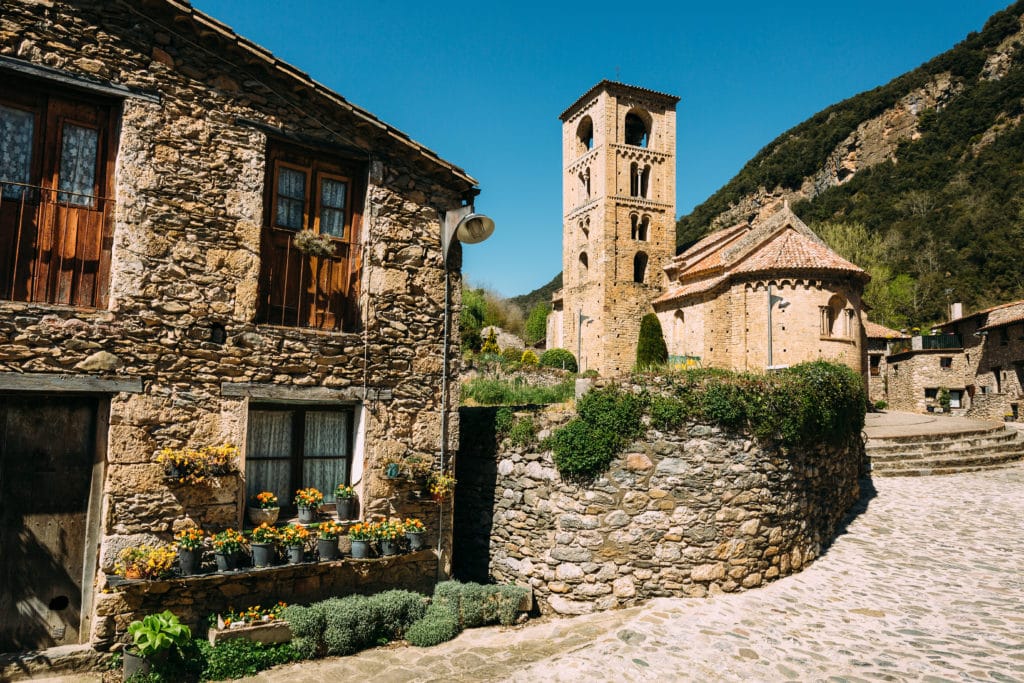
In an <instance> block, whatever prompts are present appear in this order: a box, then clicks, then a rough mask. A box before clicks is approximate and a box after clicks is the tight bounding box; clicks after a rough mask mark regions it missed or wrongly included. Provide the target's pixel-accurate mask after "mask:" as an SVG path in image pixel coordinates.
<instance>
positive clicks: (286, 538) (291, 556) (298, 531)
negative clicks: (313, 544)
mask: <svg viewBox="0 0 1024 683" xmlns="http://www.w3.org/2000/svg"><path fill="white" fill-rule="evenodd" d="M280 541H281V545H283V546H284V547H285V550H286V551H287V553H288V564H299V563H300V562H302V560H303V559H305V557H304V555H305V546H306V543H307V542H308V541H309V529H307V528H306V527H304V526H302V525H301V524H289V525H288V526H286V527H285V528H283V529H281V535H280Z"/></svg>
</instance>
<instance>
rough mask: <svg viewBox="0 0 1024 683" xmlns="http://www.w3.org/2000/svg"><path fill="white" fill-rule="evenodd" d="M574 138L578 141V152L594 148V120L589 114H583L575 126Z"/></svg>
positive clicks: (581, 152)
mask: <svg viewBox="0 0 1024 683" xmlns="http://www.w3.org/2000/svg"><path fill="white" fill-rule="evenodd" d="M576 139H577V140H578V141H579V149H578V152H579V153H580V154H584V153H586V152H587V150H591V149H593V148H594V122H593V121H592V120H591V118H590V117H589V116H584V117H583V119H582V120H581V121H580V125H578V126H576Z"/></svg>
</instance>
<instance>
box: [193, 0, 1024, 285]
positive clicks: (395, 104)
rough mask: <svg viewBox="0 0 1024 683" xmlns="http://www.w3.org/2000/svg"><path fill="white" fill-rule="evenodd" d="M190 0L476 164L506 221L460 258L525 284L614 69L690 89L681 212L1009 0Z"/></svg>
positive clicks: (672, 88) (542, 278) (554, 238)
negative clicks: (586, 124) (787, 134)
mask: <svg viewBox="0 0 1024 683" xmlns="http://www.w3.org/2000/svg"><path fill="white" fill-rule="evenodd" d="M193 4H194V5H195V6H196V7H198V8H199V9H201V10H202V11H204V12H207V13H208V14H211V15H213V16H214V17H216V18H217V19H220V20H221V21H223V22H225V23H227V24H229V25H230V26H232V27H233V28H234V29H235V30H236V31H237V32H238V33H240V34H242V35H244V36H245V37H247V38H249V39H251V40H254V41H255V42H257V43H259V44H261V45H263V46H264V47H266V48H268V49H270V50H271V51H273V52H274V53H275V54H276V55H277V56H278V57H280V58H282V59H284V60H286V61H288V62H291V63H292V64H294V65H296V66H297V67H299V68H300V69H302V70H303V71H306V72H308V73H309V74H311V75H312V76H313V77H314V78H315V79H317V80H319V81H320V82H322V83H324V84H326V85H327V86H329V87H331V88H333V89H334V90H336V91H338V92H339V93H341V94H342V95H343V96H344V97H345V98H347V99H348V100H349V101H351V102H353V103H355V104H358V105H359V106H361V107H363V108H365V109H368V110H369V111H371V112H373V113H374V114H375V115H377V116H378V117H380V118H381V119H383V120H384V121H387V122H388V123H389V124H391V125H393V126H395V127H397V128H399V129H401V130H403V131H405V132H406V133H408V134H409V135H410V136H412V138H413V139H415V140H417V141H419V142H421V143H422V144H425V145H426V146H428V147H430V148H431V149H433V150H435V151H436V152H438V153H439V154H440V155H441V156H442V157H443V158H445V159H447V160H449V161H451V162H452V163H455V164H457V165H459V166H462V167H463V168H465V169H466V171H468V172H469V173H470V174H471V175H473V176H474V177H476V178H477V179H479V181H480V187H481V190H482V193H481V195H480V197H479V198H478V200H477V204H476V206H477V210H479V211H481V212H484V213H487V214H489V215H490V216H491V217H493V218H494V220H495V222H496V223H497V231H496V232H495V235H494V236H493V237H491V239H490V240H488V241H487V242H485V243H483V244H478V245H473V246H468V247H466V249H465V251H464V254H465V258H464V268H463V271H464V273H465V274H466V275H467V276H468V278H469V279H470V280H471V281H472V282H473V283H475V284H478V285H482V286H487V287H490V288H492V289H494V290H496V291H498V292H500V293H501V294H504V295H506V296H514V295H516V294H523V293H525V292H528V291H530V290H532V289H534V288H536V287H539V286H540V285H542V284H544V283H546V282H547V281H548V280H550V279H551V277H553V276H554V275H555V274H556V273H558V271H559V270H561V267H562V265H561V264H562V261H561V248H562V232H561V214H562V206H561V203H562V192H561V167H562V162H561V127H560V125H561V124H560V121H559V120H558V115H559V114H560V113H561V112H562V111H563V110H564V109H565V108H566V107H567V106H568V105H570V104H571V103H572V102H573V101H575V100H576V98H577V97H579V96H580V95H581V94H583V93H584V92H585V91H586V90H587V89H588V88H590V87H591V86H592V85H594V84H595V83H596V82H598V81H600V80H601V79H604V78H609V79H616V77H617V78H618V80H621V81H623V82H626V83H631V84H634V85H640V86H643V87H647V88H652V89H654V90H660V91H664V92H668V93H672V94H675V95H678V96H679V97H681V98H682V101H681V102H680V103H679V108H678V121H677V127H678V129H677V136H678V140H679V142H678V149H677V186H678V189H677V192H678V195H677V200H676V211H677V213H678V214H679V215H683V214H686V213H689V211H690V210H692V209H693V207H694V206H696V205H697V204H699V203H701V202H702V201H704V200H705V199H706V198H707V197H708V196H709V195H711V194H712V193H714V192H715V190H717V189H718V188H719V187H721V186H722V185H724V184H725V183H726V182H728V180H729V179H730V178H732V177H733V176H734V175H735V174H736V173H737V172H738V171H739V170H740V168H741V167H742V166H743V164H744V163H746V162H747V161H748V160H749V159H750V158H751V157H752V156H753V155H754V154H756V153H757V151H758V150H759V149H761V148H762V147H764V146H765V145H766V144H768V143H769V142H771V140H773V139H774V138H775V137H776V136H777V135H779V134H780V133H782V132H783V131H785V130H787V129H788V128H790V127H792V126H794V125H796V124H797V123H799V122H801V121H803V120H804V119H806V118H808V117H809V116H811V115H812V114H814V113H815V112H817V111H819V110H821V109H823V108H824V107H826V106H828V105H830V104H832V103H834V102H837V101H839V100H842V99H845V98H847V97H850V96H852V95H854V94H856V93H858V92H862V91H864V90H868V89H870V88H873V87H875V86H878V85H881V84H883V83H885V82H887V81H889V80H890V79H892V78H893V77H895V76H898V75H899V74H901V73H903V72H905V71H908V70H910V69H912V68H914V67H916V66H918V65H919V64H921V63H922V62H925V61H927V60H928V59H930V58H931V57H933V56H935V55H937V54H939V53H940V52H943V51H945V50H947V49H949V48H950V47H952V46H953V45H954V44H955V43H957V42H959V41H960V40H962V39H963V38H964V36H966V35H967V33H968V32H970V31H977V30H980V29H981V27H982V25H983V24H984V23H985V20H986V19H987V18H988V17H989V16H990V15H991V14H993V13H994V12H996V11H997V10H1000V9H1003V8H1004V7H1006V6H1008V5H1009V4H1010V0H858V1H857V2H845V3H838V2H822V0H814V1H813V2H812V1H809V0H797V1H793V2H785V3H781V2H764V1H763V0H760V1H758V2H749V1H737V2H732V3H715V2H707V1H703V2H687V1H678V0H677V1H676V2H671V3H657V2H635V1H634V2H616V3H605V2H584V3H581V2H572V3H570V2H546V3H543V4H542V3H536V4H534V3H531V2H518V3H514V4H513V3H499V2H437V3H435V2H423V1H422V0H419V1H417V2H405V1H401V2H352V1H348V2H329V1H327V0H320V1H317V2H314V1H312V0H291V1H290V2H287V3H282V2H281V1H280V0H275V1H274V2H271V1H270V0H247V1H246V2H240V1H239V0H193ZM780 7H784V9H780Z"/></svg>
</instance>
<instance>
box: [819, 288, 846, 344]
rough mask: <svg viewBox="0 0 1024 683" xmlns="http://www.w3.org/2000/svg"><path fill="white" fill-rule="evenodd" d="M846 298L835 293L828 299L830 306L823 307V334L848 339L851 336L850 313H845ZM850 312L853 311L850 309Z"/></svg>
mask: <svg viewBox="0 0 1024 683" xmlns="http://www.w3.org/2000/svg"><path fill="white" fill-rule="evenodd" d="M845 309H846V299H844V298H843V297H841V296H839V295H838V294H835V295H833V296H832V298H831V299H829V300H828V306H822V308H821V336H823V337H837V338H842V339H848V338H849V337H850V336H851V332H850V328H851V325H850V320H851V318H852V316H851V315H849V314H844V310H845ZM849 313H852V311H850V312H849Z"/></svg>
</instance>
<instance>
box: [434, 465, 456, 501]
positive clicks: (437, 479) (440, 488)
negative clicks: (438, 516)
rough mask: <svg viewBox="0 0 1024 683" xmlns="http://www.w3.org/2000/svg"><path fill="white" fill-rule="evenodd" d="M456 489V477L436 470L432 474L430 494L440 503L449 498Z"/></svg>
mask: <svg viewBox="0 0 1024 683" xmlns="http://www.w3.org/2000/svg"><path fill="white" fill-rule="evenodd" d="M454 491H455V477H453V476H452V475H450V474H445V473H444V472H435V473H434V474H432V475H431V476H430V495H431V496H433V497H434V500H436V501H437V502H438V503H440V502H441V501H443V500H444V499H445V498H448V497H449V496H450V495H451V494H452V493H453V492H454Z"/></svg>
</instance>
